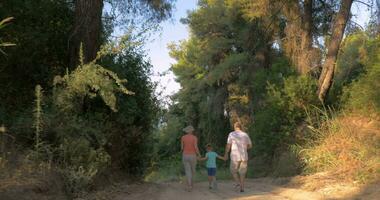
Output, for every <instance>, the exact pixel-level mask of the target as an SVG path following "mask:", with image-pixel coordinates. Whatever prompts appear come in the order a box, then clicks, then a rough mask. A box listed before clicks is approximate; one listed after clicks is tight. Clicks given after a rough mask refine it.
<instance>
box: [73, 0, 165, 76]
mask: <svg viewBox="0 0 380 200" xmlns="http://www.w3.org/2000/svg"><path fill="white" fill-rule="evenodd" d="M104 2H107V1H105V0H75V1H74V4H75V5H74V10H75V14H74V25H73V28H72V30H71V35H70V38H69V40H70V47H69V52H70V54H69V55H70V57H69V60H70V68H71V69H74V68H75V67H76V66H77V65H78V63H79V49H80V45H81V43H82V44H83V51H84V55H83V56H84V62H85V63H88V62H90V61H92V60H93V59H95V57H96V54H97V52H98V50H99V48H100V45H101V44H102V42H103V41H101V37H102V30H103V28H104V26H102V16H103V7H104ZM171 2H172V1H171V0H132V1H131V0H116V1H110V4H111V6H113V7H115V8H120V9H118V13H117V14H121V15H123V16H125V17H124V18H122V20H125V19H129V18H132V19H133V18H134V17H135V16H134V15H135V13H138V14H140V15H142V16H144V17H146V18H149V19H150V20H151V21H152V22H154V23H156V24H158V23H159V22H161V21H162V20H165V19H166V18H167V17H168V16H170V12H171V8H172V4H171ZM139 10H142V11H139ZM111 20H114V21H115V20H118V19H117V17H116V16H111ZM114 23H115V24H116V25H120V24H118V23H116V22H114ZM119 28H121V27H119Z"/></svg>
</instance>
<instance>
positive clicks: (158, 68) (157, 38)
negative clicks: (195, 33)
mask: <svg viewBox="0 0 380 200" xmlns="http://www.w3.org/2000/svg"><path fill="white" fill-rule="evenodd" d="M197 2H198V1H197V0H177V2H176V7H175V10H174V12H173V19H172V20H169V21H165V22H164V23H163V24H162V30H161V31H159V32H158V33H157V34H155V35H153V37H152V38H150V39H152V40H153V41H152V42H150V43H148V44H146V45H145V48H144V49H145V50H146V53H147V55H148V57H149V59H150V61H151V64H152V65H153V72H154V73H153V76H152V77H151V78H152V80H153V81H157V82H158V83H159V87H158V88H157V90H158V92H161V91H163V93H164V95H171V94H174V93H175V92H177V91H178V90H179V89H180V85H179V84H178V83H177V82H175V79H174V75H173V73H172V72H171V71H169V72H168V70H169V69H170V67H171V64H173V63H175V60H174V59H172V58H171V57H170V56H169V50H168V48H167V45H168V44H169V43H172V42H177V43H178V41H180V40H184V39H187V38H188V37H189V30H188V27H187V26H186V25H184V24H182V23H181V22H180V19H181V18H185V17H186V16H187V11H189V10H194V9H196V6H197ZM164 72H168V73H167V74H166V75H165V76H162V77H160V76H158V74H159V73H164Z"/></svg>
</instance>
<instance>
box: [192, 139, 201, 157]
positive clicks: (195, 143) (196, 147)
mask: <svg viewBox="0 0 380 200" xmlns="http://www.w3.org/2000/svg"><path fill="white" fill-rule="evenodd" d="M194 145H195V146H194V147H195V152H196V153H197V156H198V157H201V154H200V153H199V148H198V138H197V137H195V142H194Z"/></svg>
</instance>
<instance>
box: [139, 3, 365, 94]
mask: <svg viewBox="0 0 380 200" xmlns="http://www.w3.org/2000/svg"><path fill="white" fill-rule="evenodd" d="M197 2H198V1H197V0H177V2H176V8H175V10H174V13H173V19H172V20H170V21H166V22H164V23H163V24H162V30H161V31H159V32H158V33H156V34H154V35H153V36H152V37H151V38H150V39H151V40H152V42H150V43H148V44H146V45H145V50H146V53H147V55H148V57H149V58H148V59H150V61H151V63H152V65H153V72H154V75H153V76H152V80H153V81H157V82H158V83H159V88H158V92H160V91H162V92H163V94H164V95H171V94H173V93H175V92H176V91H178V90H179V88H180V85H179V84H178V83H176V82H175V77H174V75H173V74H172V73H171V72H169V73H168V74H167V75H165V76H161V77H159V76H157V74H158V73H163V72H167V71H168V69H169V68H170V66H171V64H173V63H175V60H173V59H172V58H170V56H169V51H168V49H167V45H168V44H169V43H172V42H178V41H180V40H184V39H187V38H188V37H189V30H188V27H187V26H186V25H183V24H181V23H180V21H179V20H180V19H181V18H184V17H186V16H187V11H188V10H194V9H196V7H197ZM351 11H352V14H353V15H354V17H353V21H355V22H356V23H358V24H359V25H361V26H362V27H365V24H366V23H367V22H368V19H369V16H370V10H368V8H367V7H366V6H364V5H363V4H360V3H354V4H353V6H352V9H351Z"/></svg>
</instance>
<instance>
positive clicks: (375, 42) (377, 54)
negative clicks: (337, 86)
mask: <svg viewBox="0 0 380 200" xmlns="http://www.w3.org/2000/svg"><path fill="white" fill-rule="evenodd" d="M362 54H363V58H362V59H363V62H364V63H365V71H366V72H365V73H364V74H362V75H361V76H360V77H359V78H358V80H357V81H355V82H353V83H352V84H351V85H350V86H348V87H346V88H345V90H344V96H343V101H344V102H345V105H346V109H350V110H358V111H363V112H365V113H368V112H371V111H375V112H377V113H380V90H379V86H380V78H379V77H380V37H379V36H378V37H377V38H374V39H370V40H369V41H368V44H367V46H366V48H365V50H363V52H362Z"/></svg>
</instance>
